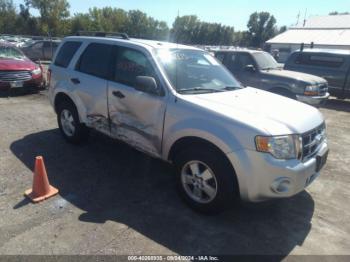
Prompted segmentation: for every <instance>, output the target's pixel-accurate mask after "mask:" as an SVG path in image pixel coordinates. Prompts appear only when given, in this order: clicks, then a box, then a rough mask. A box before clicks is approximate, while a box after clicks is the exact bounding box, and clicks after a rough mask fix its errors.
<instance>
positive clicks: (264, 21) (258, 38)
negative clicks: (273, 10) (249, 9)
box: [247, 12, 276, 47]
mask: <svg viewBox="0 0 350 262" xmlns="http://www.w3.org/2000/svg"><path fill="white" fill-rule="evenodd" d="M275 25H276V19H275V17H274V16H273V15H270V13H268V12H260V13H258V12H255V13H253V14H251V16H250V18H249V21H248V25H247V26H248V34H249V38H250V45H251V46H253V47H262V45H263V44H264V43H265V42H266V41H267V40H269V39H270V38H272V37H273V36H275V35H276V27H275Z"/></svg>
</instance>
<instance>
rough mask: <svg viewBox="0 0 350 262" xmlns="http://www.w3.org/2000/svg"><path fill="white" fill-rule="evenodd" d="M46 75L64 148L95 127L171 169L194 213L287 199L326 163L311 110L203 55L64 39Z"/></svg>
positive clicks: (121, 41)
mask: <svg viewBox="0 0 350 262" xmlns="http://www.w3.org/2000/svg"><path fill="white" fill-rule="evenodd" d="M49 74H50V75H49V78H50V88H49V96H50V100H51V103H52V106H53V107H54V109H55V111H56V113H57V116H58V117H57V119H58V125H59V128H60V130H61V133H62V135H63V137H64V138H65V139H66V140H67V141H68V142H71V143H82V142H84V141H85V140H86V139H87V138H88V134H89V130H90V129H91V128H93V129H95V130H98V131H100V132H102V133H104V134H106V135H108V136H110V137H112V138H116V139H119V140H122V141H125V142H126V143H128V144H130V145H131V146H133V147H135V148H136V149H138V150H141V151H143V152H145V153H147V154H149V155H151V156H153V157H156V158H161V159H163V160H165V161H169V162H171V163H174V165H175V167H176V170H177V181H178V186H179V191H180V194H181V196H182V197H183V198H184V200H185V201H186V202H187V203H188V204H189V205H190V206H191V207H192V208H194V209H195V210H198V211H201V212H211V213H213V212H218V211H220V210H222V209H224V208H226V207H228V206H229V205H232V204H233V201H234V200H235V199H242V200H244V201H251V202H259V201H264V200H267V199H273V198H284V197H290V196H293V195H295V194H297V193H299V192H301V191H303V190H304V188H305V187H307V186H308V185H309V184H310V183H312V182H313V181H314V179H315V178H317V177H318V176H319V174H320V171H321V169H322V167H323V166H324V164H325V163H326V160H327V155H328V146H327V138H326V128H325V122H324V118H323V117H322V115H321V113H320V112H319V111H318V110H317V109H315V108H313V107H311V106H308V105H306V104H303V103H300V102H297V101H294V100H292V99H289V98H285V97H281V96H279V95H275V94H272V93H269V92H266V91H262V90H258V89H254V88H250V87H246V88H244V87H242V86H241V85H240V83H239V82H238V81H237V80H236V79H235V78H234V77H233V76H232V75H231V74H230V73H229V72H228V71H227V70H226V69H225V68H224V67H223V66H222V65H221V63H220V62H218V61H217V60H216V59H215V58H214V57H213V56H212V55H210V54H209V53H207V52H205V51H203V50H199V49H196V48H192V47H188V46H182V45H177V44H172V43H165V42H156V41H149V40H139V39H129V38H128V37H127V36H126V35H124V34H121V35H118V36H114V37H102V36H101V37H84V36H80V37H67V38H65V39H64V41H63V43H62V44H61V46H60V47H59V50H58V52H57V54H56V55H55V57H54V62H53V64H52V65H51V66H50V69H49Z"/></svg>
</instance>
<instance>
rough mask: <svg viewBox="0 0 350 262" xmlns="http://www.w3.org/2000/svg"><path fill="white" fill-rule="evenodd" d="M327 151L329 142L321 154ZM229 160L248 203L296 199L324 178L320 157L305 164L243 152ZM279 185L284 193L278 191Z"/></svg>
mask: <svg viewBox="0 0 350 262" xmlns="http://www.w3.org/2000/svg"><path fill="white" fill-rule="evenodd" d="M326 152H328V145H327V141H325V142H323V144H322V145H321V146H320V149H319V151H318V153H319V154H320V153H326ZM227 157H228V158H229V160H230V161H231V163H232V165H233V167H234V169H235V171H236V175H237V180H238V184H239V189H240V195H241V199H242V200H243V201H248V202H261V201H265V200H269V199H275V198H286V197H291V196H294V195H296V194H298V193H299V192H301V191H303V190H304V189H305V188H306V187H307V186H309V185H310V184H311V183H312V182H313V181H314V180H315V179H316V178H317V177H318V176H319V175H320V172H317V171H316V169H317V167H316V166H317V160H316V156H315V157H313V158H311V159H309V160H307V161H305V162H302V161H300V160H296V159H294V160H279V159H276V158H274V157H273V156H272V155H270V154H266V153H260V152H257V151H251V150H241V151H237V152H232V153H230V154H228V155H227ZM279 185H281V188H282V189H283V190H276V188H277V187H278V186H279ZM278 191H279V192H278Z"/></svg>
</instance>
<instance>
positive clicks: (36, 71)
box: [32, 67, 41, 75]
mask: <svg viewBox="0 0 350 262" xmlns="http://www.w3.org/2000/svg"><path fill="white" fill-rule="evenodd" d="M40 74H41V69H40V67H38V68H36V69H34V70H33V71H32V75H40Z"/></svg>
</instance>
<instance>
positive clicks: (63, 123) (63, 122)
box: [57, 101, 89, 144]
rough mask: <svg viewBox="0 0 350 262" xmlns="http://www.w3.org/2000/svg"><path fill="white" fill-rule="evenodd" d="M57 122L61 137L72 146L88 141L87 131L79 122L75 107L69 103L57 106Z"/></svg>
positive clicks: (65, 102)
mask: <svg viewBox="0 0 350 262" xmlns="http://www.w3.org/2000/svg"><path fill="white" fill-rule="evenodd" d="M57 122H58V126H59V128H60V131H61V134H62V135H63V137H64V138H65V139H66V140H67V141H68V142H69V143H72V144H81V143H82V142H85V141H86V140H87V139H88V136H89V129H88V128H87V127H86V126H85V125H84V124H82V123H80V121H79V116H78V112H77V109H76V107H75V106H74V104H72V103H71V102H69V101H64V102H62V103H61V104H59V106H58V110H57Z"/></svg>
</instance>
